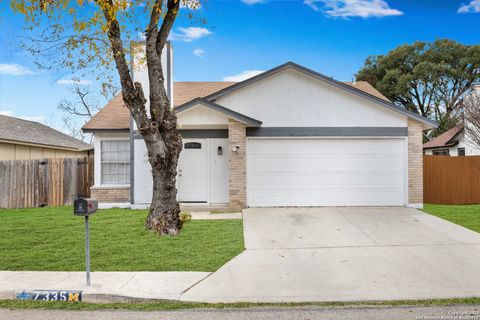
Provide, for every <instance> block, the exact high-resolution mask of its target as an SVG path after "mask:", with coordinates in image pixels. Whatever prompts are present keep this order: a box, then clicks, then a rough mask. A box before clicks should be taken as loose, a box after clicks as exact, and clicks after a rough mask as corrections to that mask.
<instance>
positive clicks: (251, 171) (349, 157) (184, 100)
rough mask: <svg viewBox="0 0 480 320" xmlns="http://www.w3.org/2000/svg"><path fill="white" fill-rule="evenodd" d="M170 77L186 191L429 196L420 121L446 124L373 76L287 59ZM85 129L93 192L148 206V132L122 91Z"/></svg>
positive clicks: (214, 198)
mask: <svg viewBox="0 0 480 320" xmlns="http://www.w3.org/2000/svg"><path fill="white" fill-rule="evenodd" d="M167 60H168V55H167ZM167 64H168V63H167ZM167 69H168V70H171V69H172V68H171V66H169V67H168V68H167ZM136 72H137V73H136ZM143 72H145V71H143ZM133 77H134V81H144V79H145V78H146V77H145V75H144V74H143V75H142V74H140V75H138V71H134V74H133ZM142 84H143V87H144V88H147V89H148V84H146V83H145V82H142ZM167 89H168V90H167V91H168V92H170V94H171V96H170V99H171V101H172V104H173V106H174V108H175V110H176V113H177V116H178V124H179V129H180V132H181V134H182V137H183V143H184V146H183V151H182V152H181V155H180V159H179V164H178V180H177V184H178V186H177V188H178V200H179V202H180V203H184V204H185V203H186V204H195V205H205V206H214V205H224V206H229V207H231V208H232V209H233V208H235V209H240V208H244V207H268V206H411V207H422V206H423V162H422V161H423V156H422V155H423V152H422V132H423V130H427V129H431V128H434V127H436V126H437V124H436V123H435V122H433V121H431V120H429V119H426V118H424V117H422V116H420V115H418V114H415V113H412V112H409V111H407V110H405V109H403V108H399V107H397V106H395V105H394V104H392V103H391V102H390V101H388V100H387V99H386V98H385V97H384V96H382V95H381V94H380V93H379V92H378V91H376V90H375V89H374V88H373V87H371V86H370V85H369V84H368V83H366V82H353V83H343V82H339V81H336V80H334V79H332V78H330V77H327V76H324V75H322V74H320V73H318V72H315V71H313V70H310V69H308V68H305V67H303V66H301V65H298V64H295V63H293V62H288V63H285V64H282V65H280V66H278V67H275V68H273V69H271V70H269V71H266V72H264V73H262V74H259V75H257V76H254V77H252V78H250V79H247V80H245V81H242V82H238V83H224V82H175V83H174V84H173V81H172V82H170V83H167ZM145 96H147V97H148V92H146V93H145ZM83 129H84V131H86V132H92V133H94V134H95V155H96V157H95V185H94V186H93V187H92V196H93V197H96V198H97V199H98V200H99V202H100V203H103V206H131V207H142V206H143V207H145V206H147V205H148V204H149V202H150V199H151V191H152V178H151V173H150V167H149V163H148V160H147V155H146V148H145V143H144V142H143V139H142V137H141V135H140V134H139V133H138V132H137V131H136V128H135V126H134V124H133V123H132V120H131V117H130V115H129V113H128V110H127V109H126V108H125V107H124V105H123V102H122V98H121V96H120V95H119V96H117V97H115V98H114V99H113V100H112V101H110V102H109V103H108V104H107V105H106V106H105V108H103V110H101V111H100V112H99V113H98V114H97V115H96V116H95V117H94V118H93V119H92V120H91V121H90V122H89V123H87V124H86V125H85V126H84V127H83Z"/></svg>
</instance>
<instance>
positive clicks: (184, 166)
mask: <svg viewBox="0 0 480 320" xmlns="http://www.w3.org/2000/svg"><path fill="white" fill-rule="evenodd" d="M206 151H207V143H206V140H205V139H196V140H184V141H183V150H182V152H181V153H180V158H179V159H178V201H179V202H207V152H206Z"/></svg>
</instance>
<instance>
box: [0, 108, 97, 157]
mask: <svg viewBox="0 0 480 320" xmlns="http://www.w3.org/2000/svg"><path fill="white" fill-rule="evenodd" d="M0 140H2V141H3V142H8V143H28V144H35V145H39V146H45V147H50V148H62V149H71V150H77V151H83V150H89V149H93V146H92V145H89V144H87V143H84V142H82V141H80V140H77V139H75V138H73V137H71V136H69V135H67V134H65V133H62V132H60V131H57V130H55V129H52V128H50V127H47V126H46V125H43V124H41V123H38V122H33V121H27V120H23V119H18V118H14V117H8V116H4V115H0Z"/></svg>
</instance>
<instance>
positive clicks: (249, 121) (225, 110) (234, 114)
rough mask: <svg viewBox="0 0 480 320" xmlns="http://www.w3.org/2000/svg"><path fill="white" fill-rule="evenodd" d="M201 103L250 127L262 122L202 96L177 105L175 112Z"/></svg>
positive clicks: (257, 125)
mask: <svg viewBox="0 0 480 320" xmlns="http://www.w3.org/2000/svg"><path fill="white" fill-rule="evenodd" d="M199 104H200V105H202V106H205V107H207V108H209V109H212V110H214V111H217V112H220V113H222V114H224V115H226V116H227V117H229V118H232V119H235V120H237V121H239V122H242V123H244V124H246V125H248V126H250V127H259V126H261V125H262V122H261V121H259V120H256V119H253V118H251V117H248V116H246V115H244V114H241V113H239V112H236V111H233V110H231V109H228V108H225V107H223V106H221V105H219V104H216V103H214V102H211V101H208V100H206V99H203V98H197V99H194V100H192V101H190V102H188V103H185V104H183V105H182V106H180V107H178V108H176V109H175V112H176V113H182V112H185V111H187V110H189V109H191V108H193V107H196V106H198V105H199Z"/></svg>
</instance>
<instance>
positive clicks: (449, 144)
mask: <svg viewBox="0 0 480 320" xmlns="http://www.w3.org/2000/svg"><path fill="white" fill-rule="evenodd" d="M457 144H458V141H453V142H451V143H447V144H444V145H442V146H435V147H423V150H430V149H445V148H451V147H455V146H456V145H457Z"/></svg>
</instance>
